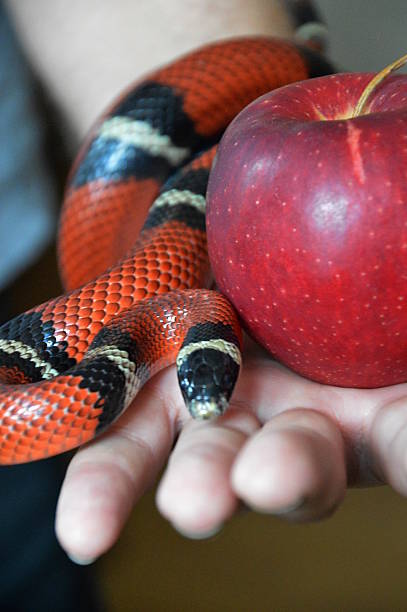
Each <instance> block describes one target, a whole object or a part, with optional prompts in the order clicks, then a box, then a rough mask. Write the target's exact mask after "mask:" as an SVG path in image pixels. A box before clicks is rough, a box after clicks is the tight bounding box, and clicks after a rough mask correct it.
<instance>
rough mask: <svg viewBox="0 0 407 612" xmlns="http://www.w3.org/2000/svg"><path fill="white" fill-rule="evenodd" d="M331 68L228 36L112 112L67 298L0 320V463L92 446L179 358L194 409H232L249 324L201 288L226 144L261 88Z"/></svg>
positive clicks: (79, 197)
mask: <svg viewBox="0 0 407 612" xmlns="http://www.w3.org/2000/svg"><path fill="white" fill-rule="evenodd" d="M330 71H331V70H330V67H329V66H328V64H326V63H325V62H324V61H323V60H321V59H320V58H319V56H318V55H317V54H315V53H313V52H312V51H310V50H308V49H307V48H306V47H300V46H296V45H295V44H293V43H291V42H286V41H283V40H278V39H266V38H247V39H237V40H229V41H226V42H220V43H215V44H211V45H208V46H206V47H204V48H202V49H199V50H198V51H195V52H192V53H190V54H189V55H187V56H185V57H183V58H181V59H180V60H178V61H176V62H174V63H173V64H171V65H168V66H166V67H164V68H163V69H160V70H158V71H157V72H155V73H153V74H151V75H150V76H149V77H148V78H147V79H145V80H143V81H142V82H140V83H139V84H137V85H136V86H135V87H132V88H131V89H129V90H128V91H127V92H126V93H125V94H124V95H123V96H122V97H121V98H120V99H119V100H118V101H117V102H116V103H115V104H114V105H113V106H112V107H111V108H110V109H109V110H108V112H107V113H106V114H105V115H104V117H103V118H102V119H101V120H100V121H99V123H98V124H97V125H96V127H95V128H94V130H93V131H92V133H91V135H90V137H89V138H88V139H87V141H86V143H85V145H84V147H83V148H82V150H81V152H80V153H79V156H78V159H77V161H76V163H75V165H74V168H73V170H72V172H71V175H70V178H69V182H68V187H67V191H66V198H65V202H64V207H63V212H62V218H61V226H60V263H61V271H62V277H63V280H64V283H65V286H66V287H67V290H69V293H67V294H66V295H63V296H61V297H58V298H56V299H52V300H50V301H48V302H46V303H45V304H42V305H40V306H37V307H35V308H33V309H32V310H30V311H28V312H26V313H24V314H21V315H19V316H17V317H16V318H14V319H13V320H12V321H10V322H9V323H6V324H5V325H3V327H1V328H0V381H1V382H0V463H2V464H9V463H21V462H26V461H32V460H35V459H40V458H43V457H47V456H50V455H54V454H57V453H61V452H63V451H66V450H68V449H71V448H74V447H76V446H78V445H80V444H82V443H84V442H86V441H88V440H90V439H91V438H93V437H94V436H95V435H97V434H98V433H100V432H102V431H103V430H105V429H106V427H107V426H108V425H109V424H110V423H111V422H112V421H113V420H114V419H116V418H117V417H118V416H119V415H120V414H121V413H122V412H123V410H125V409H126V407H127V406H128V405H129V404H130V402H131V401H132V399H133V398H134V397H135V395H136V393H137V391H138V389H139V388H140V387H141V386H142V384H143V383H144V382H145V381H146V380H147V379H148V378H149V377H150V376H152V375H153V374H154V373H155V372H156V371H157V370H158V369H160V368H162V367H164V366H166V365H168V364H170V363H172V362H174V361H175V360H176V361H177V368H178V376H179V381H180V386H181V390H182V393H183V395H184V398H185V400H186V403H187V405H188V407H189V409H190V412H191V414H192V415H193V416H195V417H198V418H207V417H210V416H213V415H217V414H221V413H222V412H223V411H224V410H225V408H226V406H227V403H228V400H229V397H230V395H231V393H232V390H233V387H234V384H235V381H236V379H237V376H238V372H239V366H240V360H241V357H240V344H241V333H240V328H239V323H238V321H237V319H236V316H235V314H234V311H233V308H232V307H231V306H230V305H229V304H228V302H227V301H226V300H225V299H224V298H223V297H222V296H221V295H220V294H218V293H216V292H215V291H209V290H206V289H203V288H204V287H208V286H210V283H211V275H210V266H209V261H208V257H207V252H206V238H205V191H206V184H207V180H208V176H209V171H210V166H211V163H212V160H213V157H214V155H215V146H216V145H214V143H216V141H217V140H218V139H219V137H220V135H221V134H222V131H223V130H224V129H225V127H226V126H227V124H228V123H229V122H230V121H231V119H232V118H233V117H234V116H235V115H236V114H237V113H238V112H239V111H240V110H241V109H242V108H243V107H244V106H245V105H247V104H248V103H249V102H250V101H252V100H253V99H255V98H256V97H258V96H259V95H261V94H263V93H265V92H267V91H269V90H270V89H273V88H276V87H279V86H282V85H284V84H287V83H290V82H293V81H296V80H301V79H305V78H309V77H312V76H317V75H320V74H325V73H327V72H330ZM201 151H203V153H199V152H201ZM150 202H153V204H152V206H151V208H150V212H149V214H148V217H147V219H146V221H145V223H144V225H143V227H142V230H141V232H140V234H139V237H138V238H137V239H136V240H135V238H134V237H135V236H136V235H137V232H138V230H139V228H140V226H141V223H142V221H143V219H144V218H145V214H146V210H147V207H148V205H149V203H150Z"/></svg>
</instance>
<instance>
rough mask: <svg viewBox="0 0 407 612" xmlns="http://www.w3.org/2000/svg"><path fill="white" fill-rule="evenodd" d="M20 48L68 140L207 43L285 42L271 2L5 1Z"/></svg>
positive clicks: (280, 16)
mask: <svg viewBox="0 0 407 612" xmlns="http://www.w3.org/2000/svg"><path fill="white" fill-rule="evenodd" d="M8 5H9V9H10V11H11V13H12V15H13V16H14V21H15V24H16V28H17V30H18V33H19V35H20V38H21V41H22V43H23V45H24V47H25V49H26V51H27V54H28V56H29V57H30V58H31V61H32V62H33V64H34V66H35V69H36V70H37V71H38V73H39V75H40V78H41V79H42V80H43V82H44V83H45V85H46V87H47V89H48V91H49V93H50V95H51V96H52V98H53V99H54V101H55V102H56V103H57V105H58V107H59V109H60V110H61V112H62V116H63V117H64V119H65V121H66V122H67V124H68V126H69V127H70V129H71V130H73V133H74V138H78V137H79V138H80V137H82V136H83V134H84V133H85V132H86V131H87V129H88V128H89V126H90V125H91V123H92V122H93V121H94V119H95V118H96V117H97V116H98V114H100V112H101V111H102V110H103V108H104V107H105V106H106V105H107V104H108V103H109V102H110V101H111V99H112V97H113V96H114V95H116V93H117V92H118V91H120V90H121V89H122V88H123V87H125V86H126V85H127V84H128V83H129V82H130V81H132V80H134V79H137V78H139V77H140V76H141V75H142V74H143V73H145V72H147V71H149V70H151V69H152V68H155V67H156V66H158V65H160V64H162V63H165V62H168V61H170V60H171V59H172V58H174V57H176V56H177V55H180V54H181V53H184V52H186V51H188V50H190V49H191V48H193V47H195V46H199V45H200V44H203V43H206V42H208V41H211V40H214V39H218V38H222V37H227V36H236V35H243V34H246V35H247V34H249V35H250V34H266V35H280V36H290V35H292V32H293V26H292V22H291V20H290V17H289V15H288V14H287V12H286V11H285V10H284V7H283V3H281V2H278V1H277V0H274V1H270V0H250V2H248V1H247V0H217V1H214V0H177V1H175V0H174V1H173V2H168V1H166V0H138V1H132V0H121V1H120V2H112V1H111V0H82V1H80V0H69V1H68V0H54V1H53V2H49V0H36V2H31V0H19V2H12V0H9V1H8Z"/></svg>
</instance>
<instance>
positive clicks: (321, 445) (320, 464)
mask: <svg viewBox="0 0 407 612" xmlns="http://www.w3.org/2000/svg"><path fill="white" fill-rule="evenodd" d="M325 421H326V417H322V421H321V416H320V415H319V414H315V413H313V411H300V410H293V411H291V413H290V414H288V413H285V414H284V415H279V417H276V418H275V419H272V421H270V422H269V423H268V424H267V425H265V427H264V428H263V429H262V430H261V431H260V432H259V433H258V434H257V435H256V436H254V437H253V438H252V439H251V440H249V441H248V443H247V444H246V446H245V447H244V448H243V449H242V452H241V453H240V455H239V457H238V459H237V460H236V462H235V465H234V467H233V470H232V486H233V489H234V490H235V492H236V494H237V495H238V496H239V497H240V498H241V499H243V501H244V502H245V503H246V504H248V505H250V506H251V507H252V508H253V509H256V510H258V511H261V512H268V513H272V514H278V515H280V516H286V517H287V518H291V517H294V518H295V519H296V520H315V519H317V518H322V517H323V516H324V515H325V514H326V513H330V512H332V509H333V508H334V507H335V506H336V505H338V504H339V503H340V501H341V500H342V498H343V495H344V493H345V488H346V470H345V461H344V454H343V444H342V441H341V440H340V436H339V434H338V432H337V431H335V429H334V427H333V426H332V425H331V424H329V423H328V424H327V423H326V422H325Z"/></svg>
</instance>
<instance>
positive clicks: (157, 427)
mask: <svg viewBox="0 0 407 612" xmlns="http://www.w3.org/2000/svg"><path fill="white" fill-rule="evenodd" d="M246 344H247V345H248V346H247V349H246V354H245V360H244V366H243V371H242V374H241V376H240V379H239V381H238V384H237V387H236V390H235V392H234V395H233V399H232V403H231V406H230V408H229V410H228V411H227V413H226V414H225V415H224V416H223V417H221V418H220V419H218V420H217V421H216V422H210V423H208V422H203V423H202V422H196V421H192V420H191V419H190V418H189V416H188V415H187V412H186V409H185V407H184V406H183V401H182V397H181V394H180V391H179V390H178V387H177V381H176V374H175V369H174V368H169V369H167V370H165V371H164V372H162V373H161V374H159V375H157V376H156V377H155V378H154V379H153V380H151V381H150V382H149V383H148V384H147V385H146V386H145V387H144V389H143V390H142V391H141V393H140V394H139V395H138V396H137V398H136V399H135V401H134V402H133V404H132V406H131V407H130V408H129V409H128V410H127V412H126V413H125V414H124V415H123V416H122V417H121V418H120V419H119V421H117V423H116V424H115V425H114V426H113V427H112V428H111V429H110V430H109V431H108V432H107V433H106V434H104V435H103V436H101V437H100V438H99V439H97V440H95V441H93V442H91V443H89V444H88V445H86V446H84V447H83V448H82V449H81V450H79V452H78V453H77V454H76V455H75V457H74V458H73V460H72V461H71V464H70V466H69V468H68V472H67V476H66V479H65V483H64V485H63V488H62V491H61V496H60V500H59V505H58V512H57V533H58V537H59V539H60V542H61V544H62V546H63V547H64V548H65V550H66V551H67V552H68V554H69V555H70V556H72V557H73V558H75V559H76V560H77V561H78V562H84V563H85V562H89V561H91V560H93V559H95V558H97V557H98V556H99V555H100V554H102V553H103V552H105V551H106V550H107V549H108V548H110V546H111V545H112V544H113V543H114V542H115V541H116V539H117V538H118V536H119V534H120V531H121V529H122V527H123V526H124V524H125V522H126V520H127V518H128V516H129V514H130V512H131V510H132V508H133V506H134V504H135V503H136V502H137V500H138V499H139V498H140V497H141V495H142V494H143V493H144V491H145V490H146V489H147V488H148V487H150V486H151V485H152V484H153V483H154V482H155V480H156V478H157V476H158V474H159V472H160V470H161V469H162V468H163V466H164V464H165V462H166V461H167V459H168V456H169V455H170V453H171V456H170V459H169V462H168V465H167V468H166V470H165V473H164V475H163V477H162V480H161V483H160V485H159V487H158V492H157V504H158V507H159V509H160V511H161V513H162V514H163V515H164V516H165V517H166V518H167V519H168V520H169V521H170V522H171V523H172V524H173V525H174V527H175V528H176V529H178V530H179V531H181V532H182V533H184V534H186V535H189V536H191V537H205V536H206V535H209V534H211V533H213V532H214V531H216V530H218V529H219V528H220V527H221V525H222V524H223V523H224V521H225V520H227V519H229V518H230V517H231V516H232V515H233V513H234V512H235V511H236V510H237V509H238V508H239V507H240V506H241V504H242V503H244V504H245V505H246V506H248V507H250V508H252V509H254V510H258V511H261V512H269V513H271V514H279V515H283V516H285V517H287V518H289V519H290V520H296V521H310V520H316V519H319V518H323V517H324V516H327V515H329V514H330V513H332V512H333V511H334V510H335V508H336V507H337V506H338V505H339V504H340V502H341V500H342V498H343V496H344V493H345V489H346V486H347V485H359V486H369V485H371V484H377V483H381V482H388V483H389V484H391V485H392V486H393V487H394V488H395V489H396V490H397V491H399V492H400V493H402V494H407V461H406V458H407V453H406V450H405V449H407V384H401V385H395V386H392V387H386V388H381V389H372V390H364V389H343V388H339V387H329V386H326V385H321V384H318V383H315V382H312V381H309V380H306V379H304V378H302V377H300V376H298V375H297V374H295V373H293V372H291V371H290V370H288V369H287V368H285V367H283V366H281V365H280V364H278V363H276V362H275V361H273V360H272V359H270V357H269V356H268V355H267V354H265V353H264V352H263V351H262V350H261V349H260V348H258V347H257V346H256V345H254V344H253V343H251V342H250V341H247V343H246ZM177 438H178V439H177ZM176 439H177V442H176V445H175V447H174V448H173V446H174V441H175V440H176ZM172 449H173V450H172ZM171 450H172V452H171Z"/></svg>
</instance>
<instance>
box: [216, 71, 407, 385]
mask: <svg viewBox="0 0 407 612" xmlns="http://www.w3.org/2000/svg"><path fill="white" fill-rule="evenodd" d="M373 76H374V75H373V74H366V73H353V74H336V75H332V76H326V77H321V78H315V79H310V80H307V81H302V82H300V83H296V84H293V85H288V86H285V87H283V88H281V89H278V90H275V91H273V92H271V93H269V94H266V95H265V96H262V97H261V98H258V99H257V100H256V101H254V102H253V103H252V104H250V105H249V106H248V107H246V108H245V109H244V110H243V111H242V112H241V113H240V114H239V115H238V116H237V117H236V118H235V119H234V120H233V122H232V123H231V124H230V126H229V127H228V129H227V130H226V132H225V134H224V136H223V138H222V140H221V143H220V145H219V148H218V152H217V156H216V159H215V162H214V166H213V169H212V171H211V174H210V180H209V186H208V194H207V202H208V203H207V232H208V248H209V256H210V260H211V264H212V269H213V272H214V276H215V280H216V283H217V285H218V287H219V289H220V291H222V293H224V294H225V295H226V296H227V297H228V298H229V299H230V301H231V302H232V303H233V304H234V306H235V308H236V309H237V311H238V313H239V315H240V317H241V319H242V321H243V323H244V325H245V327H246V329H247V330H248V331H249V333H250V334H251V335H252V336H253V337H254V338H255V339H256V340H257V341H259V342H260V343H261V344H262V345H263V346H264V347H265V348H266V349H267V350H268V351H269V352H270V353H271V354H272V355H273V356H274V357H275V358H276V359H277V360H278V361H280V362H281V363H283V364H285V365H287V366H288V367H289V368H291V369H292V370H294V371H296V372H298V373H299V374H301V375H303V376H305V377H307V378H309V379H312V380H315V381H319V382H322V383H326V384H331V385H337V386H345V387H349V386H351V387H367V388H371V387H381V386H387V385H392V384H396V383H401V382H405V381H407V75H405V76H404V75H400V76H391V77H388V78H387V79H386V80H385V81H383V82H382V83H381V84H380V85H379V86H378V87H377V89H375V90H374V92H373V93H372V94H371V96H370V98H369V100H368V103H367V106H366V108H365V110H364V113H365V114H363V115H361V116H359V117H356V118H350V117H351V113H352V111H353V109H354V108H355V106H356V104H357V101H358V99H359V97H360V95H361V94H362V91H363V90H364V88H365V86H366V85H367V84H368V82H369V81H370V80H371V78H372V77H373Z"/></svg>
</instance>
